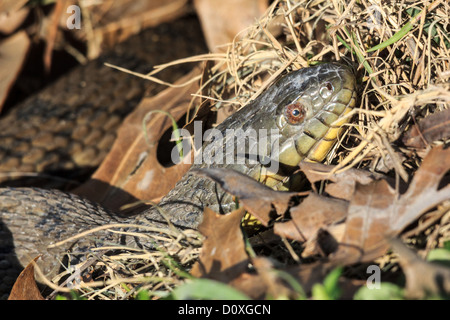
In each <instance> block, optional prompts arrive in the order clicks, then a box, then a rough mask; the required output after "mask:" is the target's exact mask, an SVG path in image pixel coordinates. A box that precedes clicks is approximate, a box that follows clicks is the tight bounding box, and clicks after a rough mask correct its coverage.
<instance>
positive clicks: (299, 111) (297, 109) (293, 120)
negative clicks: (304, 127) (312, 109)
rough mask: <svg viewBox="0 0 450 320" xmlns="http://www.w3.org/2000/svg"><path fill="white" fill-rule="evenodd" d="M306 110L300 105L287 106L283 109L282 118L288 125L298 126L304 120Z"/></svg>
mask: <svg viewBox="0 0 450 320" xmlns="http://www.w3.org/2000/svg"><path fill="white" fill-rule="evenodd" d="M305 115H306V110H305V108H304V107H303V106H302V105H301V104H300V103H298V102H297V103H293V104H290V105H287V106H286V107H285V109H284V117H285V119H286V121H287V122H288V123H289V124H299V123H300V122H302V121H303V119H305Z"/></svg>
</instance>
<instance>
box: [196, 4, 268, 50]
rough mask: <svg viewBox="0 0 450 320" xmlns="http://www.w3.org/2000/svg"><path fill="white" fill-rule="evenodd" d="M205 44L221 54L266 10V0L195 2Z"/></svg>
mask: <svg viewBox="0 0 450 320" xmlns="http://www.w3.org/2000/svg"><path fill="white" fill-rule="evenodd" d="M194 5H195V9H196V11H197V14H198V16H199V18H200V21H201V23H202V26H203V31H204V34H205V38H206V43H207V44H208V47H209V49H210V50H211V51H212V52H223V51H225V50H226V47H225V46H224V45H225V44H228V43H231V42H232V41H233V39H234V38H235V36H237V35H238V33H239V32H241V31H242V30H245V28H247V27H250V26H251V25H252V24H253V23H254V22H255V20H256V19H258V18H259V17H260V16H261V15H262V14H263V13H264V12H265V11H266V9H267V7H268V1H267V0H247V1H241V0H227V1H222V0H195V1H194Z"/></svg>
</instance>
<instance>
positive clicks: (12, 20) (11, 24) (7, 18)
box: [0, 0, 30, 34]
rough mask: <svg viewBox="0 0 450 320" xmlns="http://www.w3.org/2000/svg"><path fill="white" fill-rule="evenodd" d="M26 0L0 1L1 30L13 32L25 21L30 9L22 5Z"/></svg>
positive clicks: (5, 32)
mask: <svg viewBox="0 0 450 320" xmlns="http://www.w3.org/2000/svg"><path fill="white" fill-rule="evenodd" d="M26 2H27V0H20V1H17V0H12V1H6V2H5V1H2V3H0V32H2V33H3V34H11V33H13V32H14V30H16V29H17V28H18V27H19V26H20V25H21V24H22V23H23V22H24V21H25V19H26V18H27V16H28V13H29V12H30V10H29V8H28V7H21V6H23V5H25V3H26Z"/></svg>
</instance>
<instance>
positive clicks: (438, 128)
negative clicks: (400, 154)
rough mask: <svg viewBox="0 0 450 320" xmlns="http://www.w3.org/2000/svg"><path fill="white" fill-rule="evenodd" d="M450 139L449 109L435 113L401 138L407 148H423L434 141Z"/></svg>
mask: <svg viewBox="0 0 450 320" xmlns="http://www.w3.org/2000/svg"><path fill="white" fill-rule="evenodd" d="M449 137H450V109H445V110H443V111H440V112H435V113H433V114H431V115H430V116H428V117H426V118H425V119H423V120H421V121H420V122H419V123H418V125H416V126H414V127H412V128H411V130H408V131H407V132H406V133H405V135H404V136H403V138H402V141H403V143H404V144H405V145H406V146H408V147H414V148H425V147H426V146H427V145H429V144H430V143H431V142H433V141H436V140H446V139H448V138H449Z"/></svg>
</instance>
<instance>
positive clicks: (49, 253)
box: [0, 63, 356, 274]
mask: <svg viewBox="0 0 450 320" xmlns="http://www.w3.org/2000/svg"><path fill="white" fill-rule="evenodd" d="M355 101H356V92H355V78H354V75H353V73H352V72H351V71H350V70H349V69H348V68H347V67H345V66H342V65H340V64H335V63H328V64H321V65H318V66H315V67H310V68H304V69H301V70H298V71H293V72H291V73H288V74H287V75H285V76H284V77H282V78H281V79H279V80H278V81H277V82H276V83H275V84H274V85H272V86H271V87H269V88H268V89H266V90H265V91H264V92H263V93H262V94H261V95H260V96H259V97H258V98H257V99H255V100H254V101H252V102H250V103H249V104H247V106H245V107H243V108H242V109H241V110H239V111H238V112H236V113H234V114H233V115H231V116H230V117H229V118H227V119H226V120H225V121H224V122H222V123H221V124H220V125H219V126H218V127H217V132H220V133H221V135H218V137H216V139H211V140H210V141H207V142H205V143H204V145H203V148H202V151H203V152H205V151H206V150H208V153H207V155H205V158H204V159H203V160H204V161H203V162H202V163H201V164H197V165H193V166H192V169H191V170H190V171H188V173H186V175H185V176H184V177H183V178H182V179H181V180H180V181H179V182H178V183H177V184H176V186H175V188H174V189H172V190H171V191H170V192H169V193H168V194H167V196H166V197H164V198H163V199H162V200H161V202H160V203H159V209H160V210H162V211H163V212H164V216H162V215H161V213H160V211H159V210H158V209H157V208H155V207H151V208H148V209H145V210H144V211H143V212H141V213H140V214H137V215H135V216H133V217H122V216H120V215H119V214H115V213H112V212H110V211H108V210H106V209H104V208H102V207H101V206H99V205H97V204H94V203H91V202H89V201H86V200H84V199H81V198H79V197H77V196H75V195H71V194H68V193H64V192H60V191H53V190H50V191H49V190H44V189H36V188H35V189H33V188H3V189H0V214H1V219H2V224H1V225H0V239H1V243H0V244H1V248H2V249H1V251H0V261H2V263H3V265H4V267H3V268H4V269H5V268H8V269H12V268H13V267H16V268H17V267H18V266H20V265H25V264H26V263H28V262H29V261H30V258H33V257H35V256H36V255H38V254H43V256H42V258H41V260H42V261H41V262H40V265H41V268H42V269H43V270H44V272H45V273H46V274H54V273H55V272H56V271H57V270H58V269H60V266H61V265H60V263H59V262H58V259H57V258H56V257H59V258H60V260H61V259H62V258H61V257H62V256H64V255H65V254H66V253H67V252H70V257H69V258H68V259H69V261H68V262H69V264H73V263H76V262H78V261H79V260H80V259H83V257H85V256H86V252H89V251H90V250H91V249H92V248H94V247H99V246H101V245H104V244H105V243H106V244H107V243H120V244H125V245H127V246H139V247H142V246H144V247H152V245H153V244H152V243H143V242H142V241H143V240H142V239H139V240H138V239H137V238H136V237H134V236H132V235H129V236H127V235H119V234H117V233H110V232H107V231H105V230H102V231H99V232H96V233H95V234H91V235H90V236H87V237H83V238H80V239H77V240H75V241H73V242H71V243H67V244H66V245H63V246H59V247H55V248H51V249H49V246H50V245H51V244H53V243H55V242H57V241H60V240H63V239H66V238H69V237H71V236H74V235H76V234H78V233H80V232H82V231H86V230H88V229H91V228H93V227H95V226H100V225H105V224H110V223H122V224H125V225H126V224H139V225H146V226H151V227H156V226H157V227H162V228H167V222H166V220H165V219H166V218H168V219H169V220H170V221H171V223H172V224H174V225H175V226H177V227H182V228H184V227H187V228H196V227H197V226H198V224H199V223H200V221H201V219H202V214H203V209H204V208H205V207H211V208H213V209H214V210H216V211H217V212H229V211H230V210H232V209H233V204H234V202H233V199H232V198H231V196H230V195H228V194H226V193H225V192H224V191H223V190H221V189H220V187H218V186H217V185H216V184H215V183H214V182H213V181H212V180H209V179H207V178H205V177H202V176H198V175H196V174H195V173H194V172H193V171H192V170H193V169H194V170H195V169H199V168H226V169H232V170H236V171H239V172H241V173H243V174H246V175H249V176H252V177H253V178H255V179H256V180H259V181H261V182H263V183H266V184H268V185H270V186H275V185H276V184H277V183H278V182H279V181H280V180H283V177H286V176H288V175H290V174H291V173H292V172H293V170H295V167H296V166H297V164H298V163H299V162H300V161H301V160H303V159H306V160H309V161H322V160H323V159H324V158H325V156H326V154H327V152H328V151H329V150H330V148H331V147H332V146H333V144H334V143H335V141H336V139H337V137H338V135H339V132H340V131H341V129H342V125H343V123H345V122H347V121H348V119H347V118H342V117H343V116H344V115H346V114H347V113H348V112H349V111H350V110H351V109H352V108H353V107H354V105H355ZM249 128H251V129H255V130H260V129H268V130H270V129H277V130H276V133H275V135H276V138H277V139H278V140H277V141H278V143H279V148H274V146H273V145H270V144H268V145H267V147H266V149H265V150H263V152H264V153H265V155H268V156H269V157H270V159H272V160H274V161H277V163H278V164H279V166H278V168H277V170H276V172H272V171H270V170H267V165H264V164H262V163H261V162H258V161H256V162H250V161H248V159H247V158H246V156H245V155H244V158H245V159H244V162H240V163H239V162H238V161H237V160H238V158H239V157H240V156H242V155H240V154H239V153H237V151H236V150H235V149H234V150H233V151H232V154H230V151H229V149H227V148H225V147H226V146H227V144H228V143H230V142H233V141H236V140H238V139H241V138H242V136H241V135H240V134H238V133H236V132H237V131H236V130H235V131H233V130H229V129H242V130H243V131H245V130H246V129H249ZM219 151H222V153H221V157H222V160H224V159H225V158H226V157H228V158H227V159H234V160H235V161H231V162H230V161H218V162H217V161H216V162H214V161H210V160H211V157H214V156H215V155H217V154H218V152H219ZM227 152H228V153H227ZM251 152H253V151H250V153H251ZM216 160H217V159H216ZM123 229H124V230H126V229H127V228H126V227H123ZM129 230H135V229H133V228H132V227H130V228H129ZM139 232H146V231H139ZM66 262H67V261H66Z"/></svg>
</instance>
